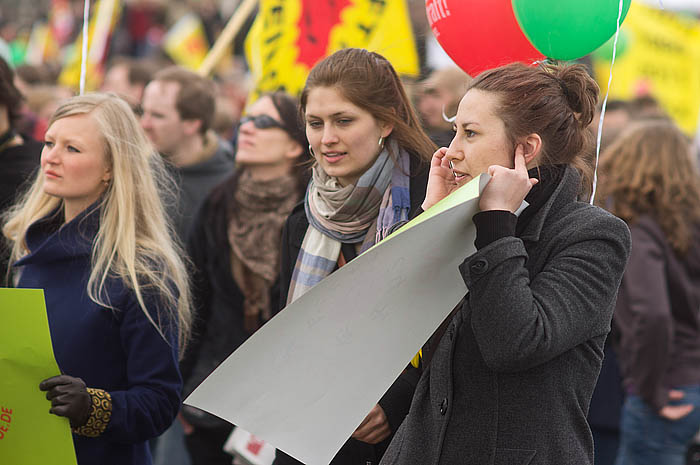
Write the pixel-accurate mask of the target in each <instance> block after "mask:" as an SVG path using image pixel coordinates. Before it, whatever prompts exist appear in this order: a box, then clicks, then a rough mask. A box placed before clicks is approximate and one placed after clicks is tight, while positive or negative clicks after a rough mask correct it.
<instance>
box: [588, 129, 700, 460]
mask: <svg viewBox="0 0 700 465" xmlns="http://www.w3.org/2000/svg"><path fill="white" fill-rule="evenodd" d="M600 169H601V190H600V197H599V199H600V200H599V203H600V204H601V205H604V206H605V207H606V208H608V209H609V210H610V211H611V212H612V213H614V214H615V215H617V216H619V217H620V218H622V219H623V220H625V222H626V223H627V224H628V225H629V227H630V231H631V233H632V253H631V255H630V261H629V265H628V267H627V270H626V271H625V274H624V276H623V278H622V284H621V285H620V292H619V293H618V296H617V304H616V307H615V315H614V319H613V322H614V325H615V328H616V329H617V331H618V332H619V334H620V338H619V341H618V344H616V346H615V349H616V350H617V353H618V358H619V361H620V366H621V367H622V373H623V379H624V386H625V391H626V393H627V398H626V400H625V403H624V406H623V409H622V422H621V438H620V448H619V451H618V456H617V462H616V463H617V464H618V465H646V464H655V465H656V464H664V465H667V464H668V465H682V464H684V463H685V451H686V449H687V447H688V444H689V443H690V441H691V440H692V438H693V436H694V435H695V433H696V432H697V431H698V428H700V315H698V308H700V176H699V174H698V168H697V161H696V160H695V158H694V156H693V155H692V153H691V150H690V142H689V140H688V139H687V138H686V137H685V135H683V133H682V132H681V131H680V130H679V129H678V128H677V127H676V126H675V125H674V124H673V123H672V122H670V121H660V120H656V121H654V120H652V121H644V122H638V123H635V124H633V125H632V126H630V127H629V128H628V130H627V131H625V132H624V133H623V134H621V135H620V137H619V139H618V140H617V141H616V142H615V143H614V144H613V145H612V146H610V147H609V148H608V149H607V150H606V151H605V152H604V153H603V155H602V157H601V164H600Z"/></svg>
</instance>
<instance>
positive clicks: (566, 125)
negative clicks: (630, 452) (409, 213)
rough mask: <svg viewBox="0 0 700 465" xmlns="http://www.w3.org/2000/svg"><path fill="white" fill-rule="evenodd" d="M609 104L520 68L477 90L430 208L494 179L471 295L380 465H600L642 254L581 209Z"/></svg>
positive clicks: (558, 72) (431, 354)
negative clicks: (621, 325) (618, 338)
mask: <svg viewBox="0 0 700 465" xmlns="http://www.w3.org/2000/svg"><path fill="white" fill-rule="evenodd" d="M597 97H598V86H597V85H596V84H595V82H594V81H593V80H592V79H591V78H590V77H589V76H588V74H587V73H586V71H585V69H584V68H583V67H582V66H580V65H575V66H570V67H563V66H541V67H537V68H530V67H527V66H525V65H521V64H511V65H508V66H504V67H501V68H496V69H493V70H489V71H485V72H483V73H482V74H480V75H479V76H478V77H476V78H475V79H474V81H472V83H471V84H470V87H469V90H468V91H467V93H466V94H465V96H464V97H463V99H462V101H461V102H460V105H459V109H458V111H457V117H456V120H455V130H456V133H455V137H454V139H453V141H452V143H451V144H450V147H449V148H441V149H439V150H438V151H437V152H435V154H434V155H433V159H432V162H431V168H430V177H429V181H428V189H427V195H426V199H425V202H424V203H423V208H424V209H428V208H430V207H431V206H432V205H433V204H435V203H436V202H438V201H439V200H440V199H442V198H444V197H445V196H447V195H448V194H449V193H450V192H451V191H452V190H454V189H456V188H457V187H459V186H460V185H462V184H465V183H467V182H469V181H470V180H471V179H475V178H477V177H479V175H480V174H483V173H488V174H490V175H491V179H490V181H489V183H488V185H487V186H486V188H485V189H484V191H483V193H482V196H481V199H480V203H479V207H480V209H481V211H480V212H479V213H477V214H476V215H475V216H474V218H473V222H474V224H475V226H476V240H475V246H476V249H477V251H476V252H475V253H474V254H472V255H471V256H469V257H466V258H465V260H464V262H463V264H462V265H461V266H460V269H459V272H461V274H462V277H463V279H464V282H465V284H466V285H467V287H468V288H469V293H468V294H467V295H466V296H465V298H464V299H463V301H462V303H461V305H460V306H459V307H458V308H457V310H456V311H455V312H454V316H453V318H452V320H451V322H450V323H449V324H448V325H447V326H446V328H445V331H444V333H443V334H442V335H441V338H440V337H439V336H438V337H437V338H435V339H437V340H438V341H439V343H437V344H435V345H434V347H425V348H424V349H423V357H424V362H426V363H427V360H428V359H429V360H430V362H429V366H428V368H427V369H426V370H425V371H424V372H423V375H422V378H421V380H420V382H419V383H418V386H417V388H416V391H415V395H414V398H413V402H412V404H411V409H410V413H409V414H408V416H407V417H406V419H405V421H404V422H403V424H402V426H401V428H399V430H398V432H397V433H396V435H395V436H394V439H393V441H392V443H391V445H390V446H389V448H388V450H387V452H386V454H385V455H384V458H383V459H382V462H381V463H382V464H385V465H390V464H392V465H393V464H416V465H424V464H427V463H432V464H438V463H439V464H454V463H460V464H474V465H483V464H493V465H506V464H507V465H520V464H522V465H525V464H529V465H544V464H547V465H551V464H563V463H566V464H571V465H579V464H581V465H583V464H591V463H592V462H593V441H592V439H591V433H590V430H589V427H588V424H587V422H586V412H587V410H588V404H589V402H590V398H591V395H592V392H593V387H594V385H595V382H596V378H597V376H598V372H599V370H600V366H601V360H602V354H603V344H604V342H605V338H606V336H607V334H608V332H609V330H610V320H611V317H612V310H613V305H614V303H615V296H616V292H617V288H618V285H619V283H620V279H621V277H622V273H623V270H624V268H625V264H626V262H627V256H628V254H629V249H630V239H629V231H628V229H627V227H626V226H625V224H624V223H623V222H622V221H621V220H619V219H618V218H615V217H614V216H612V215H610V214H609V213H607V212H605V211H604V210H602V209H600V208H597V207H593V206H591V205H589V204H587V203H583V202H579V201H577V196H578V195H579V194H580V192H581V191H582V190H585V189H583V188H585V187H590V186H586V184H587V183H586V182H585V181H582V179H583V180H587V179H589V178H590V174H591V171H592V169H591V167H590V164H589V163H587V162H586V160H585V159H584V158H585V157H584V154H585V153H590V148H591V147H590V144H591V142H592V137H591V134H590V133H589V130H588V129H587V126H588V124H589V123H590V122H591V119H592V117H593V113H594V110H595V104H596V100H597ZM523 200H525V201H527V203H528V204H529V206H527V208H525V210H524V211H523V212H522V213H521V214H520V216H519V217H518V216H516V215H515V213H514V212H516V211H518V209H519V208H520V206H521V204H522V202H523ZM455 272H457V270H455ZM427 310H429V309H426V311H427Z"/></svg>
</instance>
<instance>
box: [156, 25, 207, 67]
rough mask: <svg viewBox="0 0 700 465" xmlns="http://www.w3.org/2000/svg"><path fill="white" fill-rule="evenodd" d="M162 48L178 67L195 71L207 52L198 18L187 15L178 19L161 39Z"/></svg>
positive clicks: (204, 36)
mask: <svg viewBox="0 0 700 465" xmlns="http://www.w3.org/2000/svg"><path fill="white" fill-rule="evenodd" d="M163 48H164V49H165V51H166V52H167V53H168V55H170V58H172V59H173V60H175V63H177V64H178V65H181V66H184V67H186V68H189V69H191V70H197V69H198V68H199V65H201V64H202V62H203V61H204V57H206V56H207V52H208V51H209V43H208V42H207V36H206V34H205V33H204V25H203V24H202V21H201V20H200V19H199V17H198V16H197V15H195V14H192V13H189V14H186V15H185V16H183V17H182V18H180V19H179V20H178V22H177V23H175V25H174V26H173V27H172V28H171V29H170V30H169V31H168V33H167V34H166V35H165V37H164V38H163Z"/></svg>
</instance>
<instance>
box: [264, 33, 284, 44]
mask: <svg viewBox="0 0 700 465" xmlns="http://www.w3.org/2000/svg"><path fill="white" fill-rule="evenodd" d="M280 38H282V33H281V32H278V33H277V34H274V35H271V36H270V37H268V38H267V39H265V45H270V44H271V43H273V42H274V41H276V40H280Z"/></svg>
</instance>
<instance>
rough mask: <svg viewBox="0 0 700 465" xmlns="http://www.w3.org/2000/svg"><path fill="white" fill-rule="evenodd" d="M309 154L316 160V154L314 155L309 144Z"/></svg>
mask: <svg viewBox="0 0 700 465" xmlns="http://www.w3.org/2000/svg"><path fill="white" fill-rule="evenodd" d="M309 153H310V154H311V156H312V157H314V158H316V154H315V153H314V149H313V148H311V144H309Z"/></svg>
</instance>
